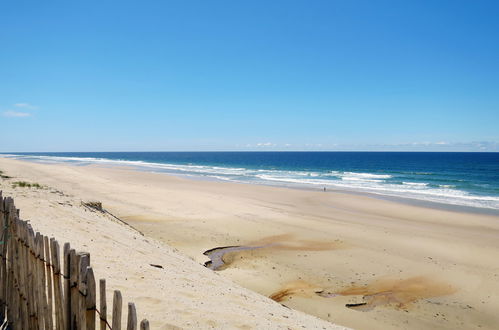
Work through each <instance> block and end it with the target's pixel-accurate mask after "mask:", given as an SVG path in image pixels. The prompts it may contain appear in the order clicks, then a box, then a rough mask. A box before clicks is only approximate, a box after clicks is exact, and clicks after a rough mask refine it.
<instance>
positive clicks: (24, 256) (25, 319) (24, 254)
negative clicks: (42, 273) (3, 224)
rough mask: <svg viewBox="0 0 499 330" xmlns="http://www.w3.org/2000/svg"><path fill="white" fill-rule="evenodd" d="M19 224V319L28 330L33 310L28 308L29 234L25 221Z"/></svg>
mask: <svg viewBox="0 0 499 330" xmlns="http://www.w3.org/2000/svg"><path fill="white" fill-rule="evenodd" d="M16 222H17V223H18V228H19V230H20V231H19V234H20V235H19V236H20V238H21V241H20V246H19V249H20V263H19V283H20V284H19V287H20V289H21V290H20V292H21V297H20V298H21V299H22V301H21V308H20V309H19V317H20V318H21V319H22V323H21V324H22V327H23V329H28V328H30V327H31V324H30V315H31V309H30V307H29V306H28V303H29V294H28V293H29V291H28V288H29V281H28V272H29V268H28V245H27V244H28V243H27V241H28V233H27V226H26V222H24V221H20V220H19V221H16Z"/></svg>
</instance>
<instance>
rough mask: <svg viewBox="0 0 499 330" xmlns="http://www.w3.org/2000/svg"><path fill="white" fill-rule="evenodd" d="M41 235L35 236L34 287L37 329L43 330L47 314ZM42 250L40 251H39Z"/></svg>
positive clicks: (37, 233)
mask: <svg viewBox="0 0 499 330" xmlns="http://www.w3.org/2000/svg"><path fill="white" fill-rule="evenodd" d="M42 239H43V238H42V235H40V233H39V232H36V234H35V245H34V249H35V261H36V265H35V267H36V284H35V285H36V287H37V291H38V294H37V300H38V304H37V313H38V327H39V328H40V329H45V314H46V312H47V295H46V294H45V267H43V258H42V253H43V249H42V248H41V247H40V242H41V241H42ZM40 250H42V251H40Z"/></svg>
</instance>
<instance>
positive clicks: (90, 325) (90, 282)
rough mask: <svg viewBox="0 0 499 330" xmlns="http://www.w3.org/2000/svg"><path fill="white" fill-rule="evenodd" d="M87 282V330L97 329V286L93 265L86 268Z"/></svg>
mask: <svg viewBox="0 0 499 330" xmlns="http://www.w3.org/2000/svg"><path fill="white" fill-rule="evenodd" d="M85 282H86V284H87V297H86V301H85V302H86V303H85V307H86V314H87V315H86V319H87V330H95V309H96V307H97V306H96V295H97V293H96V288H95V277H94V270H93V269H92V267H87V270H86V280H85Z"/></svg>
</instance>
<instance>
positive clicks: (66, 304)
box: [63, 242, 71, 329]
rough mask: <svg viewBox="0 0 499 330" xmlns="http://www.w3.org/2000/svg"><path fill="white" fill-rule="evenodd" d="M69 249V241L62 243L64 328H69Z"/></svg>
mask: <svg viewBox="0 0 499 330" xmlns="http://www.w3.org/2000/svg"><path fill="white" fill-rule="evenodd" d="M70 251H71V246H70V244H69V243H67V242H66V243H64V248H63V258H64V268H63V274H64V279H63V284H64V285H63V287H64V315H65V323H64V328H65V329H70V328H71V287H70V284H69V282H70V281H69V278H70V274H71V265H70V262H69V255H70Z"/></svg>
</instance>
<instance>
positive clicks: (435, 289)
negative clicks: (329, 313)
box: [316, 276, 457, 312]
mask: <svg viewBox="0 0 499 330" xmlns="http://www.w3.org/2000/svg"><path fill="white" fill-rule="evenodd" d="M456 291H457V289H456V288H454V287H453V286H451V285H449V284H447V283H444V282H440V281H437V280H434V279H430V278H428V277H425V276H416V277H410V278H407V279H395V280H394V279H379V280H376V281H374V282H371V283H369V284H366V285H362V286H350V287H348V288H346V289H343V290H341V291H338V292H327V291H324V290H322V291H318V292H316V294H317V295H318V296H321V297H323V298H333V297H336V296H362V301H361V302H358V303H352V304H346V305H345V306H346V307H348V308H350V309H354V310H358V311H362V312H368V311H371V310H373V309H374V308H376V307H378V306H390V307H393V308H395V309H407V308H409V307H410V306H411V305H412V304H413V303H415V302H417V301H419V300H422V299H428V298H434V297H441V296H447V295H450V294H453V293H455V292H456Z"/></svg>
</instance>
